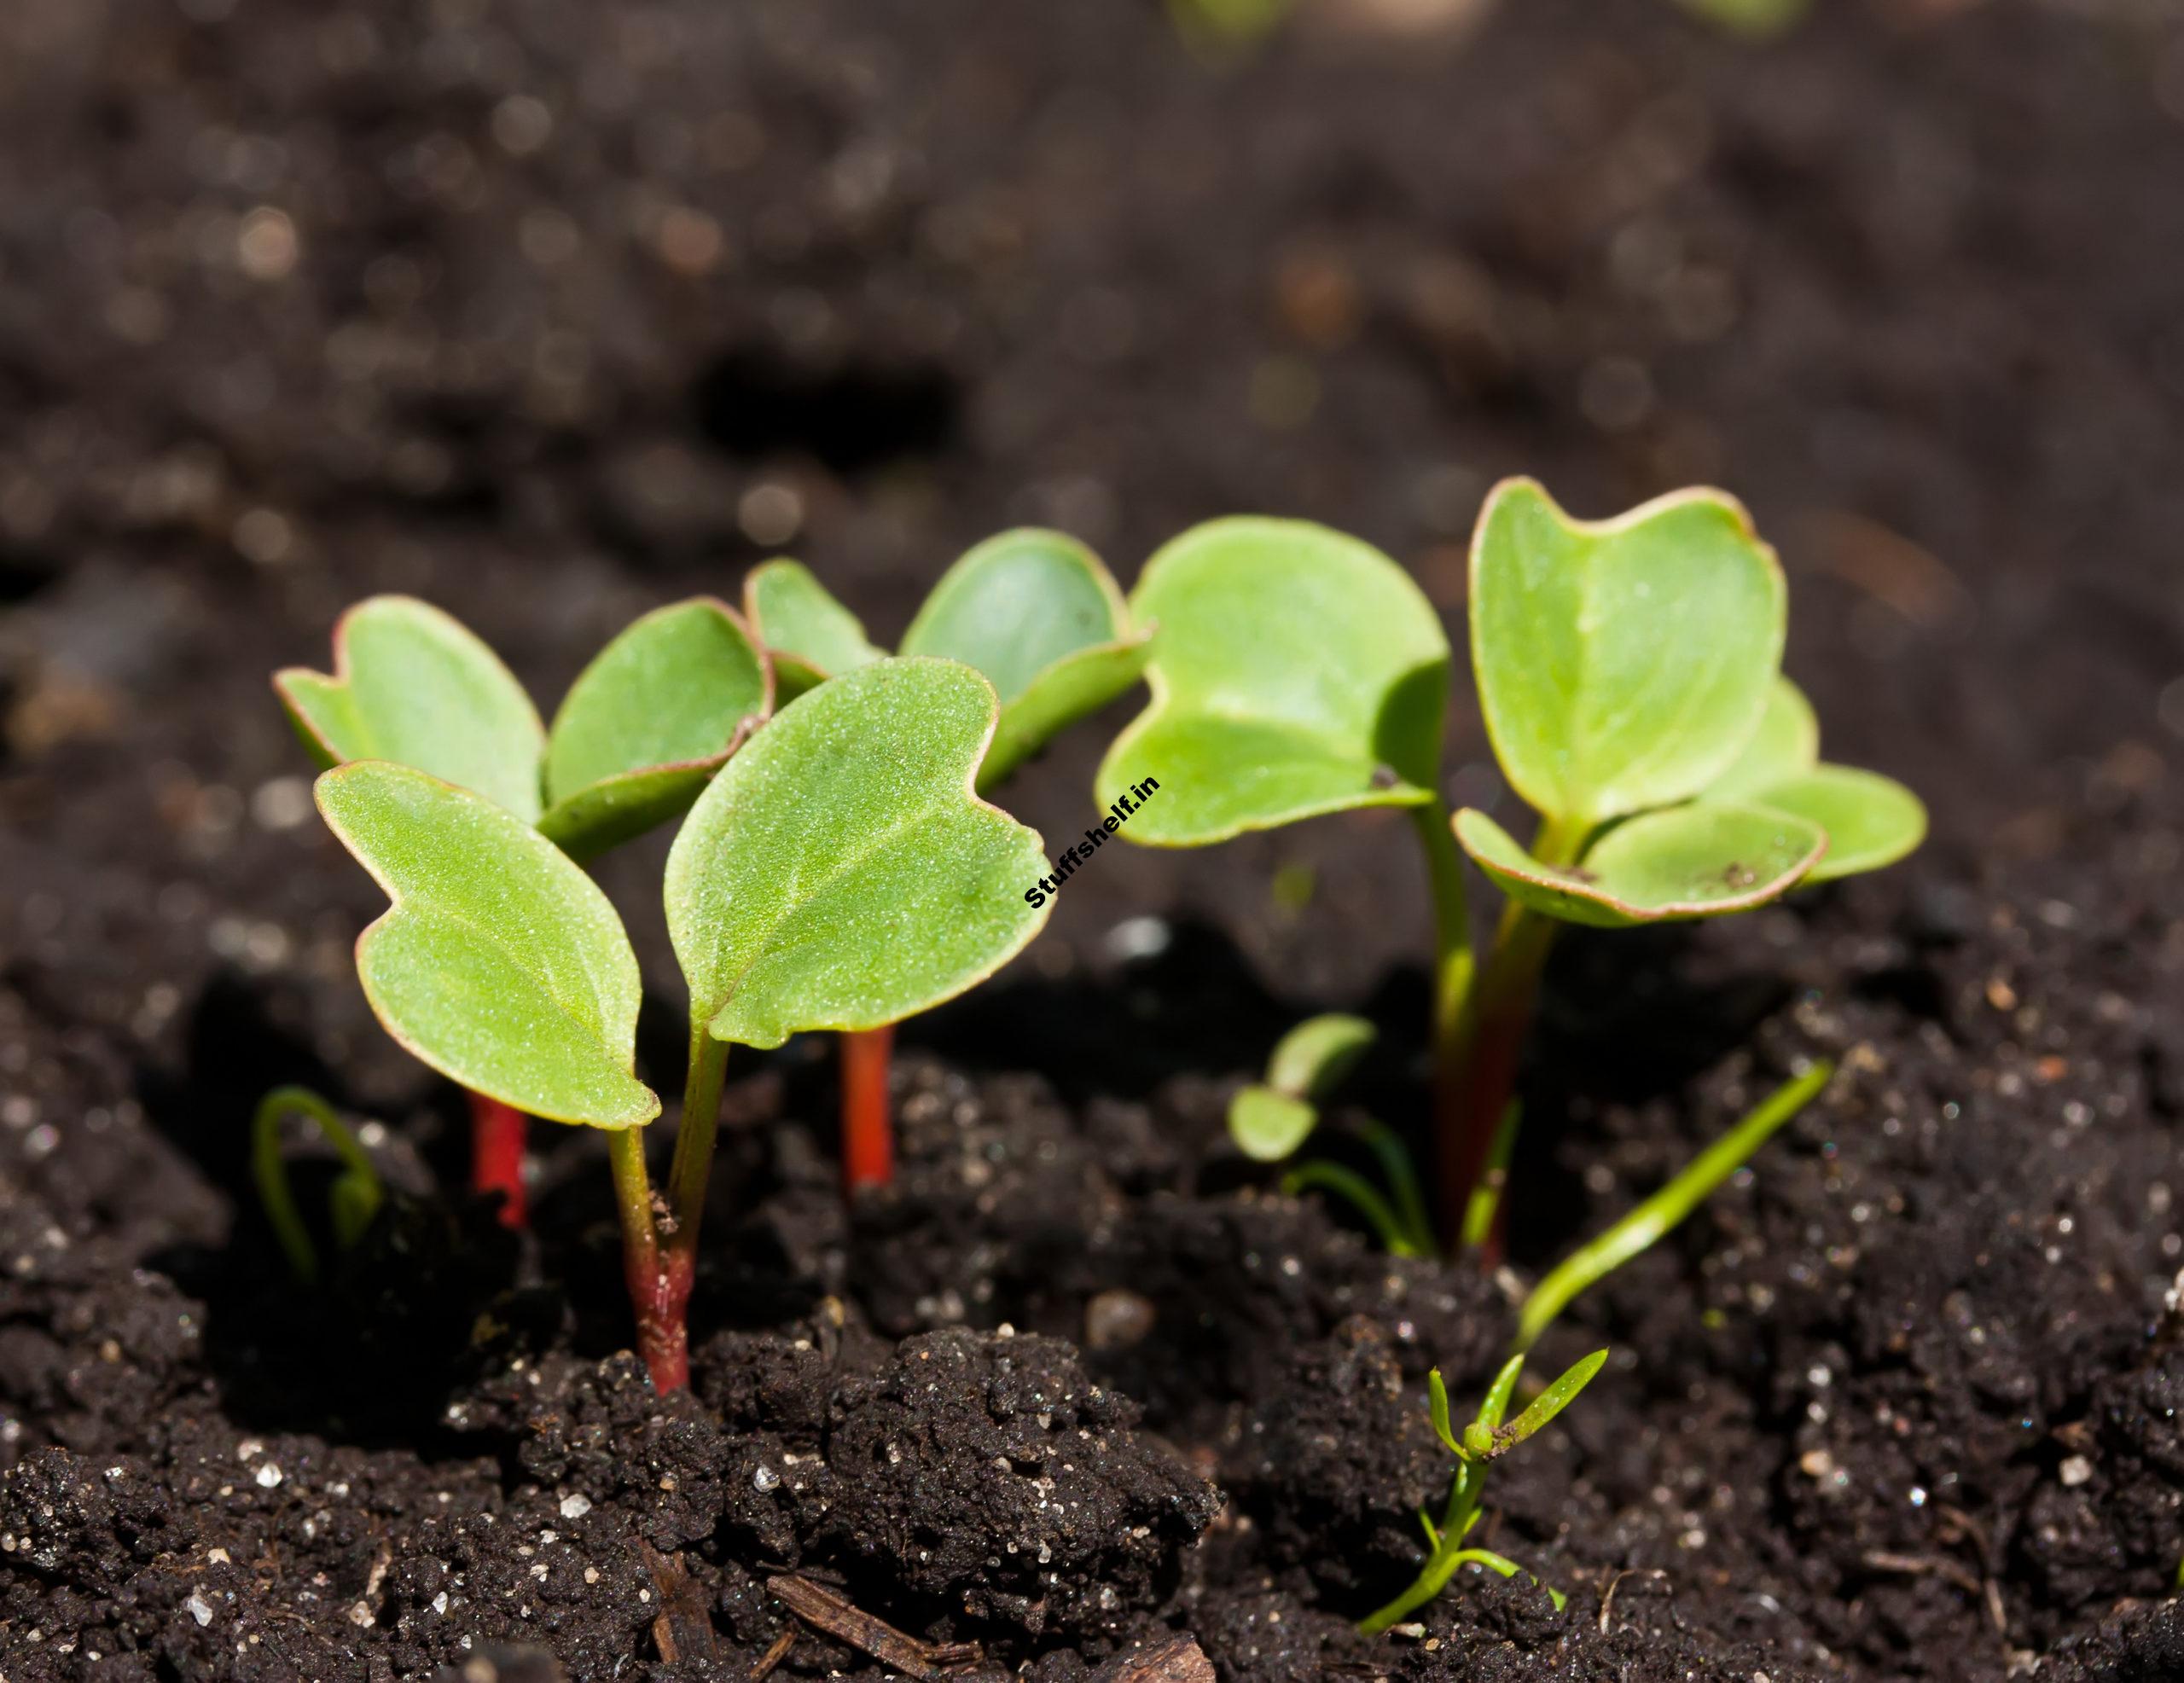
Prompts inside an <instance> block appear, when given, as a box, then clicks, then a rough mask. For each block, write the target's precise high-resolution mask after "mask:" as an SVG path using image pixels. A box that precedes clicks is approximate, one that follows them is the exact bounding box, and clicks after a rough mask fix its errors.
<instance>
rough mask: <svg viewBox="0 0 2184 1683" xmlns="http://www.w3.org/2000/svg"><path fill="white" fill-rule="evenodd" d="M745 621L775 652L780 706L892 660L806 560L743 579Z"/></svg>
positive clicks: (769, 564)
mask: <svg viewBox="0 0 2184 1683" xmlns="http://www.w3.org/2000/svg"><path fill="white" fill-rule="evenodd" d="M743 617H744V618H745V619H746V620H747V621H748V622H749V623H750V626H751V630H752V632H753V633H754V634H755V635H757V636H758V641H760V642H762V643H764V645H765V646H766V647H767V649H768V650H769V651H770V653H772V655H773V659H774V685H775V695H774V700H775V705H777V706H787V705H788V704H789V703H790V702H791V701H793V700H794V699H796V698H797V697H798V696H799V695H801V694H804V691H806V690H807V689H810V688H812V687H813V686H814V685H816V684H820V683H823V682H825V681H826V680H827V679H828V678H831V677H836V676H839V675H840V674H842V673H844V672H853V671H855V670H857V668H858V667H860V666H868V665H870V664H872V663H873V662H874V661H875V660H882V659H886V654H887V651H886V649H884V648H880V647H875V646H874V644H873V642H872V641H871V640H870V639H869V638H868V637H867V636H866V635H864V624H863V621H861V620H860V619H858V618H857V616H856V615H855V614H853V613H851V612H850V611H849V610H848V609H847V608H845V607H844V606H842V605H841V604H840V603H839V602H838V601H835V600H834V597H833V595H830V594H829V593H828V589H827V587H826V586H825V585H823V584H822V583H820V582H819V581H818V579H817V578H816V577H815V576H814V575H813V573H812V572H811V569H810V567H808V566H804V563H803V562H801V561H792V560H786V559H784V560H773V561H766V562H764V563H762V564H761V565H760V566H756V567H753V568H752V570H751V572H750V575H749V577H746V578H745V579H744V581H743Z"/></svg>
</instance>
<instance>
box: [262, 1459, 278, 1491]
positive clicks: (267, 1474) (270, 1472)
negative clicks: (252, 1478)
mask: <svg viewBox="0 0 2184 1683" xmlns="http://www.w3.org/2000/svg"><path fill="white" fill-rule="evenodd" d="M257 1477H258V1483H259V1484H260V1485H261V1486H263V1487H264V1489H268V1490H270V1489H272V1488H273V1487H274V1486H275V1485H276V1484H278V1483H280V1482H281V1464H280V1463H279V1462H278V1461H268V1462H266V1464H265V1465H264V1466H262V1467H260V1468H258V1474H257Z"/></svg>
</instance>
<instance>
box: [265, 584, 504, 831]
mask: <svg viewBox="0 0 2184 1683" xmlns="http://www.w3.org/2000/svg"><path fill="white" fill-rule="evenodd" d="M273 687H274V688H276V690H278V691H279V692H280V696H281V700H282V704H283V705H285V706H286V707H287V708H288V716H289V717H290V718H291V719H292V720H293V722H294V723H295V726H296V731H297V734H299V735H300V736H301V737H302V738H303V740H304V746H305V747H307V748H309V749H310V750H311V754H312V756H313V757H315V758H316V759H317V761H318V763H319V764H320V765H321V766H336V765H340V764H343V763H346V762H347V761H350V760H392V761H394V762H396V763H398V764H401V765H408V766H415V767H416V768H417V769H419V770H421V771H427V772H430V773H431V774H432V775H433V776H435V777H438V778H440V779H442V780H443V781H446V782H450V783H453V784H455V785H456V786H457V787H459V788H464V789H472V790H475V791H476V792H478V793H479V794H481V795H483V796H485V798H486V799H488V800H490V801H495V802H497V803H498V804H501V805H502V806H504V807H506V808H507V809H508V810H509V811H510V812H513V813H514V814H515V815H516V816H517V817H519V818H520V819H522V820H523V821H524V822H526V824H530V823H535V822H537V819H538V813H539V808H540V798H539V786H538V756H539V752H540V749H541V747H542V746H543V744H544V741H545V735H546V732H545V728H544V727H543V725H541V724H540V723H539V722H538V711H537V708H535V707H533V706H532V705H531V698H530V696H529V695H527V694H525V692H524V688H523V686H522V685H521V684H520V683H518V682H516V679H515V675H514V673H513V672H511V671H509V670H508V668H507V667H506V666H504V665H502V664H501V660H500V657H499V656H498V655H497V654H495V653H493V651H492V650H491V649H490V648H488V647H486V646H485V643H484V642H483V641H480V640H479V637H478V636H477V635H476V634H475V633H474V632H473V631H471V630H469V629H468V627H467V626H465V625H464V624H462V622H461V621H459V620H457V619H456V618H454V617H453V616H451V615H450V614H446V613H443V612H441V611H440V610H439V609H438V608H436V607H434V606H432V605H431V604H430V603H429V602H421V601H417V600H416V599H415V597H412V596H372V597H369V598H367V599H366V600H365V601H361V602H359V603H357V605H356V606H354V607H352V608H351V609H350V610H349V611H348V612H346V613H345V614H343V615H342V616H341V618H340V623H339V624H336V625H335V626H334V675H333V676H331V677H328V676H327V675H326V674H324V673H322V672H313V671H310V670H306V669H305V668H303V667H300V666H291V667H288V668H287V669H286V670H282V671H280V672H277V673H276V674H275V675H274V677H273Z"/></svg>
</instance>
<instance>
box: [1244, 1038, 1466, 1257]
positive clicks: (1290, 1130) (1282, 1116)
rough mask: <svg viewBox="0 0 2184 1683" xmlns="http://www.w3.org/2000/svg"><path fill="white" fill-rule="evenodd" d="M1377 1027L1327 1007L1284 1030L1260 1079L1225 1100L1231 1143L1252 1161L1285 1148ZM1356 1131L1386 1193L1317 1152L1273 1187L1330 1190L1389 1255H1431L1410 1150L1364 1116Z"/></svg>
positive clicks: (1307, 1131)
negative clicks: (1323, 1013) (1317, 1156)
mask: <svg viewBox="0 0 2184 1683" xmlns="http://www.w3.org/2000/svg"><path fill="white" fill-rule="evenodd" d="M1378 1034H1379V1030H1376V1029H1374V1026H1373V1025H1372V1024H1370V1023H1368V1022H1367V1021H1366V1020H1365V1019H1363V1018H1362V1017H1349V1016H1344V1015H1342V1014H1340V1013H1331V1014H1329V1015H1327V1016H1324V1017H1314V1018H1310V1019H1308V1020H1306V1021H1304V1022H1303V1023H1299V1024H1298V1025H1297V1026H1296V1027H1295V1028H1293V1029H1292V1030H1290V1031H1289V1032H1288V1033H1287V1034H1286V1035H1284V1036H1282V1037H1281V1042H1280V1043H1279V1044H1277V1045H1276V1046H1275V1048H1274V1053H1273V1055H1272V1056H1271V1057H1270V1058H1269V1059H1267V1071H1266V1080H1265V1081H1264V1082H1253V1083H1252V1084H1251V1085H1250V1086H1247V1087H1245V1088H1240V1089H1239V1090H1238V1092H1237V1094H1236V1095H1235V1097H1234V1098H1233V1099H1231V1100H1229V1137H1230V1138H1231V1139H1233V1140H1234V1141H1235V1142H1236V1146H1237V1149H1238V1150H1240V1151H1241V1152H1243V1153H1244V1155H1245V1156H1246V1157H1248V1158H1253V1159H1254V1160H1255V1161H1258V1162H1260V1163H1280V1162H1282V1161H1284V1160H1285V1159H1287V1158H1290V1157H1292V1156H1293V1155H1294V1154H1295V1153H1296V1152H1297V1150H1298V1148H1299V1147H1300V1146H1303V1144H1304V1141H1305V1140H1307V1139H1309V1138H1310V1136H1311V1134H1312V1130H1313V1129H1316V1128H1317V1127H1318V1126H1319V1123H1320V1111H1319V1106H1320V1104H1321V1101H1322V1100H1325V1099H1327V1096H1328V1095H1329V1094H1332V1093H1333V1090H1334V1089H1335V1088H1336V1087H1337V1086H1338V1085H1339V1084H1340V1082H1341V1081H1342V1079H1343V1077H1345V1076H1346V1075H1347V1074H1349V1072H1350V1069H1351V1067H1352V1066H1353V1065H1356V1062H1357V1060H1358V1059H1360V1058H1362V1057H1363V1056H1364V1055H1365V1053H1366V1051H1367V1050H1368V1048H1370V1047H1371V1046H1372V1044H1373V1042H1374V1040H1375V1039H1376V1038H1377V1037H1378ZM1356 1131H1357V1132H1358V1133H1359V1134H1360V1135H1361V1136H1362V1139H1363V1140H1364V1143H1365V1145H1366V1146H1367V1147H1368V1149H1369V1150H1370V1151H1371V1152H1372V1153H1373V1155H1374V1158H1376V1159H1377V1160H1378V1161H1379V1163H1380V1171H1381V1174H1382V1175H1383V1176H1384V1177H1385V1180H1386V1181H1387V1184H1388V1187H1389V1188H1390V1191H1389V1192H1388V1193H1383V1192H1382V1191H1381V1190H1380V1188H1379V1187H1375V1186H1374V1184H1373V1183H1372V1182H1371V1181H1368V1180H1367V1179H1366V1178H1365V1176H1363V1175H1361V1174H1359V1173H1358V1172H1357V1171H1356V1169H1351V1168H1350V1167H1349V1166H1347V1165H1346V1164H1339V1163H1330V1162H1327V1161H1326V1160H1325V1159H1320V1160H1316V1161H1314V1162H1310V1163H1304V1164H1298V1166H1297V1167H1296V1168H1294V1169H1291V1170H1290V1171H1289V1172H1288V1173H1287V1175H1284V1176H1282V1181H1281V1189H1282V1190H1283V1191H1284V1192H1285V1193H1289V1194H1290V1195H1291V1196H1292V1197H1294V1196H1295V1195H1296V1194H1297V1193H1300V1192H1304V1191H1305V1190H1307V1189H1309V1188H1313V1187H1316V1188H1318V1189H1319V1190H1321V1191H1322V1192H1329V1193H1333V1194H1335V1196H1337V1197H1338V1198H1342V1199H1343V1200H1344V1201H1345V1202H1346V1203H1348V1204H1350V1206H1351V1207H1352V1208H1353V1209H1355V1210H1356V1211H1357V1213H1358V1214H1359V1215H1360V1216H1363V1217H1364V1219H1365V1222H1366V1225H1368V1227H1371V1228H1372V1229H1373V1231H1374V1233H1375V1234H1377V1235H1378V1236H1379V1238H1380V1243H1381V1244H1383V1245H1385V1246H1386V1247H1387V1248H1388V1250H1389V1251H1390V1252H1391V1254H1392V1255H1395V1256H1432V1254H1433V1248H1434V1246H1433V1231H1432V1224H1431V1223H1430V1222H1428V1221H1427V1220H1426V1205H1425V1200H1424V1197H1423V1195H1422V1193H1421V1192H1420V1187H1419V1181H1418V1171H1417V1169H1416V1167H1415V1165H1414V1164H1412V1162H1411V1160H1410V1152H1409V1151H1408V1150H1407V1149H1405V1147H1404V1146H1403V1140H1401V1139H1400V1138H1399V1137H1397V1134H1396V1131H1395V1130H1394V1129H1391V1128H1390V1127H1389V1126H1388V1125H1387V1124H1386V1123H1383V1122H1379V1121H1376V1120H1374V1119H1373V1118H1371V1117H1367V1118H1365V1119H1364V1120H1363V1121H1362V1123H1360V1124H1359V1126H1358V1128H1357V1130H1356Z"/></svg>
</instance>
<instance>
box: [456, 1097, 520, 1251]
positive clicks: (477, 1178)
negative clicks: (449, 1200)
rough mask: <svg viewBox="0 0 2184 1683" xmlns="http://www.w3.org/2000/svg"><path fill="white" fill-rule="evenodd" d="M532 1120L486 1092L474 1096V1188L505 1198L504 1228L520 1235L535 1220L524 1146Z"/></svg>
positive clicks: (472, 1155)
mask: <svg viewBox="0 0 2184 1683" xmlns="http://www.w3.org/2000/svg"><path fill="white" fill-rule="evenodd" d="M530 1125H531V1119H530V1118H529V1117H526V1116H525V1115H524V1113H523V1112H522V1111H519V1110H517V1109H515V1108H514V1106H510V1105H504V1104H502V1102H501V1101H500V1100H497V1099H488V1098H487V1097H486V1096H485V1094H482V1093H473V1094H471V1095H470V1187H471V1190H472V1191H473V1192H480V1193H500V1195H501V1225H502V1227H513V1228H514V1229H516V1230H517V1231H519V1232H520V1231H521V1230H522V1228H523V1227H524V1226H525V1224H526V1222H529V1220H530V1219H531V1215H530V1205H529V1203H528V1201H527V1199H526V1197H525V1193H524V1187H523V1146H524V1139H525V1136H526V1135H527V1134H528V1133H529V1132H530Z"/></svg>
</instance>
